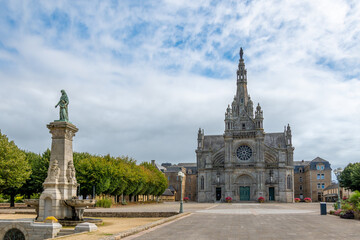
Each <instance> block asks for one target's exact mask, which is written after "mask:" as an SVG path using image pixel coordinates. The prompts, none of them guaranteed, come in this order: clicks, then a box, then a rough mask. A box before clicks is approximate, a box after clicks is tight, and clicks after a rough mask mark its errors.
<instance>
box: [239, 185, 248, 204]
mask: <svg viewBox="0 0 360 240" xmlns="http://www.w3.org/2000/svg"><path fill="white" fill-rule="evenodd" d="M249 200H250V187H240V201H249Z"/></svg>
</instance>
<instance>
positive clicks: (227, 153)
mask: <svg viewBox="0 0 360 240" xmlns="http://www.w3.org/2000/svg"><path fill="white" fill-rule="evenodd" d="M236 76H237V81H236V84H237V89H236V95H235V97H234V100H233V102H232V104H231V106H230V105H229V106H228V107H227V109H226V111H225V132H224V134H222V135H205V134H204V130H202V129H199V132H198V139H197V140H198V146H197V149H196V159H197V168H198V201H199V202H215V201H224V200H225V198H226V197H232V199H233V200H234V201H256V200H257V199H258V198H259V197H260V196H263V197H264V198H265V199H266V200H267V201H279V202H293V198H294V193H293V176H294V175H293V174H294V167H293V151H294V148H293V146H292V142H291V141H292V139H291V138H292V137H291V129H290V126H289V125H288V126H287V127H286V128H285V129H284V131H283V132H277V133H265V131H264V128H263V120H264V116H263V111H262V109H261V107H260V104H258V105H257V106H256V109H255V114H254V107H253V101H252V100H251V98H250V95H249V94H248V90H247V70H246V68H245V62H244V59H243V50H242V49H240V60H239V64H238V69H237V72H236Z"/></svg>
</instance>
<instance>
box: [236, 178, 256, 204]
mask: <svg viewBox="0 0 360 240" xmlns="http://www.w3.org/2000/svg"><path fill="white" fill-rule="evenodd" d="M236 182H237V184H238V186H239V200H240V201H250V198H251V191H252V190H253V189H251V187H252V186H253V184H254V180H253V179H252V177H250V176H249V175H246V174H244V175H241V176H239V177H238V178H237V180H236Z"/></svg>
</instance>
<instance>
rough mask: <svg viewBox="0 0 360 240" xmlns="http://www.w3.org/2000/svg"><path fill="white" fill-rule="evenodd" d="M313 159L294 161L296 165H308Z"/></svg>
mask: <svg viewBox="0 0 360 240" xmlns="http://www.w3.org/2000/svg"><path fill="white" fill-rule="evenodd" d="M310 162H311V161H304V160H302V161H294V166H306V165H308V164H309V163H310Z"/></svg>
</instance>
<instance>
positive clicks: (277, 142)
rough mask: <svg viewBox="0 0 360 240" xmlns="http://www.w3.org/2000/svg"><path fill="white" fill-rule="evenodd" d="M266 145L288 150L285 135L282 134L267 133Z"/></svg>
mask: <svg viewBox="0 0 360 240" xmlns="http://www.w3.org/2000/svg"><path fill="white" fill-rule="evenodd" d="M264 143H265V144H266V145H267V146H269V147H273V148H286V142H285V135H284V133H283V132H280V133H266V134H265V139H264Z"/></svg>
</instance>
